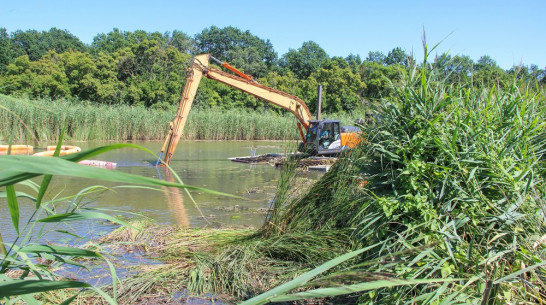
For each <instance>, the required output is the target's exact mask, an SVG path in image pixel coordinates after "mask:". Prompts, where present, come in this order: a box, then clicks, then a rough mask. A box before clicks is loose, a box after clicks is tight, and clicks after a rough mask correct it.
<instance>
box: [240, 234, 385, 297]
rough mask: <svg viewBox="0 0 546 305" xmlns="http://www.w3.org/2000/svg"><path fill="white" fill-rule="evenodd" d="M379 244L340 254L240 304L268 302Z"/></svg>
mask: <svg viewBox="0 0 546 305" xmlns="http://www.w3.org/2000/svg"><path fill="white" fill-rule="evenodd" d="M377 245H378V244H375V245H372V246H369V247H366V248H363V249H360V250H356V251H353V252H350V253H347V254H344V255H342V256H339V257H336V258H334V259H332V260H329V261H327V262H326V263H324V264H322V265H320V266H318V267H317V268H315V269H313V270H311V271H308V272H306V273H304V274H302V275H300V276H298V277H297V278H295V279H293V280H291V281H290V282H288V283H285V284H282V285H281V286H278V287H275V288H273V289H271V290H269V291H267V292H265V293H262V294H260V295H258V296H255V297H253V298H252V299H249V300H246V301H244V302H243V303H241V304H240V305H250V304H266V303H268V302H269V301H270V300H271V299H272V298H275V297H278V296H279V295H282V294H284V293H286V292H288V291H290V290H292V289H295V288H298V287H301V286H302V285H304V284H305V283H307V282H308V281H310V280H311V279H312V278H314V277H315V276H317V275H319V274H321V273H323V272H325V271H327V270H329V269H331V268H333V267H335V266H337V265H339V264H341V263H343V262H345V261H347V260H349V259H351V258H353V257H355V256H357V255H359V254H361V253H363V252H365V251H368V250H370V249H373V248H375V247H376V246H377Z"/></svg>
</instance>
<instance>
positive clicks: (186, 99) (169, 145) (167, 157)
mask: <svg viewBox="0 0 546 305" xmlns="http://www.w3.org/2000/svg"><path fill="white" fill-rule="evenodd" d="M211 58H212V59H213V60H216V61H218V60H217V59H215V58H214V57H212V56H210V54H201V55H198V56H195V57H194V58H193V59H192V60H191V62H190V65H189V68H188V73H187V77H186V84H185V85H184V89H183V90H182V97H181V99H180V103H179V105H178V110H177V111H176V116H175V117H174V119H173V121H172V122H171V123H170V128H169V133H168V134H167V138H166V140H165V143H164V144H163V147H162V148H161V152H160V155H159V158H160V159H161V157H162V156H163V154H164V159H163V163H164V164H167V165H168V164H169V163H170V161H171V158H172V156H173V154H174V151H175V149H176V146H177V145H178V141H179V140H180V137H181V136H182V133H183V132H184V126H185V124H186V120H187V117H188V114H189V112H190V108H191V105H192V103H193V100H194V99H195V94H196V92H197V87H199V82H200V81H201V78H202V77H203V76H205V77H207V78H209V79H212V80H215V81H218V82H220V83H223V84H226V85H228V86H230V87H232V88H235V89H238V90H240V91H243V92H246V93H248V94H251V95H253V96H255V97H257V98H259V99H261V100H264V101H266V102H269V103H271V104H274V105H277V106H279V107H281V108H284V109H286V110H288V111H290V112H291V113H293V114H294V116H295V117H296V119H297V120H298V128H299V129H300V134H301V137H302V140H303V141H304V142H305V136H304V132H303V131H302V127H301V126H303V128H305V130H307V128H308V127H309V121H310V120H311V119H312V116H311V112H310V111H309V108H308V107H307V105H306V104H305V102H303V101H302V100H301V99H299V98H298V97H296V96H294V95H291V94H288V93H285V92H282V91H279V90H275V89H273V88H270V87H267V86H264V85H261V84H259V83H257V82H255V81H254V80H253V78H252V76H250V75H248V74H244V73H243V72H241V71H239V70H237V69H235V68H234V67H232V66H230V65H229V64H227V63H225V62H220V61H218V62H219V63H220V64H221V65H222V66H223V67H225V68H226V69H228V70H230V71H232V72H234V73H236V74H237V75H233V74H229V73H226V72H224V71H221V70H218V69H216V68H214V67H210V66H209V60H210V59H211ZM159 163H160V162H159V160H158V165H159Z"/></svg>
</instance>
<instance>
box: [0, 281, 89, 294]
mask: <svg viewBox="0 0 546 305" xmlns="http://www.w3.org/2000/svg"><path fill="white" fill-rule="evenodd" d="M85 287H90V285H89V284H87V283H83V282H77V281H46V280H12V281H5V282H0V298H5V297H11V296H17V295H22V294H29V293H37V292H44V291H50V290H56V289H65V288H85Z"/></svg>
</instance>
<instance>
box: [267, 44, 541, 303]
mask: <svg viewBox="0 0 546 305" xmlns="http://www.w3.org/2000/svg"><path fill="white" fill-rule="evenodd" d="M426 55H428V54H426ZM426 59H427V57H426V56H425V62H424V63H423V64H422V65H421V66H416V65H414V66H412V67H410V69H409V70H408V73H407V75H408V77H407V78H406V79H405V80H404V83H403V84H402V86H401V87H398V88H394V89H395V93H396V94H395V95H394V97H393V98H392V99H390V100H385V101H383V103H381V104H380V105H378V107H377V109H376V112H377V114H378V115H379V117H380V119H379V120H378V121H377V122H375V124H370V125H369V126H365V135H366V141H363V143H366V144H365V145H363V146H362V147H360V148H359V149H357V150H354V151H352V152H350V153H348V154H347V155H345V156H344V158H342V159H340V161H338V163H337V164H336V165H335V166H334V167H333V168H332V169H331V171H330V172H329V173H327V174H326V175H325V176H324V177H323V178H322V179H321V180H320V181H318V182H317V183H316V184H315V186H314V187H313V188H311V189H310V190H309V192H308V193H307V194H305V195H303V196H302V197H300V198H298V199H297V200H293V201H289V202H285V203H284V208H283V209H282V211H280V212H279V211H275V213H274V214H275V215H277V216H276V217H274V218H270V220H271V221H275V220H276V223H273V224H267V225H266V226H264V236H275V235H279V236H283V235H286V234H294V233H296V232H299V233H301V232H314V231H317V230H339V229H352V230H354V231H353V232H354V233H353V234H352V236H351V240H353V242H355V243H359V244H360V245H361V247H363V246H370V245H376V246H374V247H373V248H372V249H368V250H367V251H365V252H363V255H362V257H361V258H360V260H359V261H358V262H357V263H356V264H354V265H353V266H352V267H350V268H348V269H347V271H344V272H341V273H338V274H337V275H336V277H335V278H330V282H326V283H327V284H328V285H337V286H338V287H336V288H332V289H333V290H335V292H332V291H333V290H328V291H330V294H328V293H326V294H322V295H321V296H323V297H324V296H335V295H339V294H343V293H344V292H343V291H345V293H347V292H351V291H352V292H353V293H355V292H358V291H362V290H350V289H349V288H348V287H349V286H347V284H346V283H344V282H347V281H348V282H351V281H354V280H355V279H358V278H359V276H360V278H361V279H360V280H362V281H364V282H369V281H370V280H371V279H382V278H383V279H385V280H389V281H394V282H396V281H400V280H404V279H457V280H456V281H455V282H451V283H448V282H445V283H429V284H421V285H418V286H404V287H397V288H381V289H376V290H375V291H373V292H371V293H368V294H360V295H358V296H357V298H358V302H360V303H374V304H393V303H440V302H441V303H442V304H450V303H465V302H470V303H482V304H505V303H535V302H536V303H541V302H545V301H546V298H545V296H544V294H543V290H544V289H545V288H546V284H545V283H544V282H543V274H544V272H545V271H546V269H545V268H544V265H545V263H544V261H545V259H546V252H545V251H544V249H545V241H546V235H545V234H546V228H545V226H544V224H545V219H544V215H545V214H544V211H546V205H545V203H546V202H545V201H544V198H545V195H546V192H545V191H546V188H545V184H544V173H545V171H544V170H545V167H544V165H545V164H544V154H545V152H546V123H544V122H545V117H546V108H545V107H544V106H545V95H544V92H541V91H537V90H535V89H534V88H532V87H527V86H522V85H521V84H518V83H517V81H516V80H514V83H513V85H512V86H511V87H509V88H508V89H506V90H501V89H499V88H497V87H493V88H489V89H487V90H481V89H480V90H477V89H472V87H471V86H465V85H464V84H462V85H461V86H460V87H459V86H454V85H449V84H447V83H445V82H444V81H443V79H444V77H445V76H444V75H443V74H442V70H441V67H432V65H429V64H428V63H427V62H426ZM357 281H358V280H357ZM308 285H310V284H308ZM353 288H354V287H353ZM344 289H345V290H344ZM310 295H312V294H310ZM315 296H316V294H315ZM287 300H288V299H287ZM345 301H347V300H344V301H340V302H345Z"/></svg>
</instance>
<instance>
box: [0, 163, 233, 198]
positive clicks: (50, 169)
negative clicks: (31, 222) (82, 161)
mask: <svg viewBox="0 0 546 305" xmlns="http://www.w3.org/2000/svg"><path fill="white" fill-rule="evenodd" d="M78 154H81V153H78ZM69 156H71V155H69ZM0 168H1V169H2V170H0V186H5V185H10V184H14V183H17V182H20V181H23V180H26V179H30V178H33V177H36V176H39V175H60V176H71V177H81V178H90V179H98V180H105V181H113V182H122V183H132V184H142V185H149V186H170V187H177V188H187V189H192V190H197V191H201V192H205V193H211V194H216V195H221V196H227V197H234V198H241V197H237V196H234V195H229V194H226V193H221V192H216V191H212V190H209V189H205V188H201V187H195V186H189V185H184V184H178V183H172V182H167V181H163V180H157V179H153V178H148V177H142V176H138V175H133V174H127V173H124V172H120V171H113V170H108V169H102V168H95V167H90V166H84V165H79V164H77V163H73V162H70V161H67V160H65V159H63V158H59V157H52V158H39V157H33V156H0Z"/></svg>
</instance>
